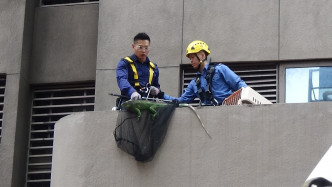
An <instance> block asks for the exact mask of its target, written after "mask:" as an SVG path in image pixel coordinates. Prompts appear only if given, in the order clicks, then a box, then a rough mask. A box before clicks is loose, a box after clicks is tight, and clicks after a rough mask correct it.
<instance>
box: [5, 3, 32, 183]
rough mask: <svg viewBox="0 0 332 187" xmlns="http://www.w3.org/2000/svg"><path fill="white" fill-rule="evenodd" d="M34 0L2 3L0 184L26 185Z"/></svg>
mask: <svg viewBox="0 0 332 187" xmlns="http://www.w3.org/2000/svg"><path fill="white" fill-rule="evenodd" d="M34 6H35V4H34V1H29V2H25V1H19V0H13V1H7V0H4V1H1V3H0V14H1V17H0V46H1V50H0V59H1V61H0V73H2V74H6V88H5V97H4V109H3V122H2V127H3V129H2V140H1V144H0V166H1V169H0V181H1V186H4V187H6V186H18V187H19V186H24V182H25V181H24V178H25V169H26V158H27V157H26V155H27V149H26V148H27V140H28V121H29V111H30V104H29V103H30V101H29V99H28V97H29V89H28V88H29V86H28V85H29V83H28V70H27V69H28V68H27V67H28V63H29V61H30V55H31V50H30V47H31V43H32V40H31V38H32V37H31V36H32V30H33V29H32V26H33V14H34Z"/></svg>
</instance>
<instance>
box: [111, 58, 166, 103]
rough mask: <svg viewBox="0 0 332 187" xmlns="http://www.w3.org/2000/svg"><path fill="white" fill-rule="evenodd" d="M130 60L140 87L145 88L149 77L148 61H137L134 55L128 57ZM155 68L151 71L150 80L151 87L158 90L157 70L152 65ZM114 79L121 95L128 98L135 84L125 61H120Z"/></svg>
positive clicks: (133, 90)
mask: <svg viewBox="0 0 332 187" xmlns="http://www.w3.org/2000/svg"><path fill="white" fill-rule="evenodd" d="M130 59H131V60H133V61H134V64H135V67H136V70H137V74H138V81H139V84H140V86H141V87H145V86H146V85H147V83H149V75H150V60H149V58H148V57H147V58H146V61H145V62H144V63H141V62H139V61H138V59H137V57H136V56H135V54H133V55H131V56H130ZM154 65H155V68H154V69H153V71H154V74H153V78H152V83H151V85H152V86H155V87H157V88H160V85H159V70H158V67H157V65H156V64H155V63H154ZM116 79H117V82H118V86H119V88H120V90H121V95H126V96H128V97H130V96H131V94H132V93H133V92H136V90H135V82H134V72H133V70H132V68H131V66H130V64H129V62H127V61H126V60H125V59H123V58H122V59H121V60H120V61H119V63H118V65H117V68H116Z"/></svg>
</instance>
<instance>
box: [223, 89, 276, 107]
mask: <svg viewBox="0 0 332 187" xmlns="http://www.w3.org/2000/svg"><path fill="white" fill-rule="evenodd" d="M244 104H253V105H261V104H272V102H271V101H269V100H267V99H266V98H265V97H264V96H262V95H261V94H259V93H258V92H256V91H255V90H254V89H252V88H250V87H246V88H243V87H242V88H241V89H239V90H237V91H236V92H234V93H233V94H232V95H230V96H229V97H227V98H226V99H225V100H224V101H223V102H222V105H244Z"/></svg>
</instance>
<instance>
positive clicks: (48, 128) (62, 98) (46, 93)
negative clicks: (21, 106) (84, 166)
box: [27, 83, 95, 187]
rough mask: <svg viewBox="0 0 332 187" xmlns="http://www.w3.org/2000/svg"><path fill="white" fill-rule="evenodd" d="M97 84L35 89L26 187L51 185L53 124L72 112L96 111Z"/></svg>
mask: <svg viewBox="0 0 332 187" xmlns="http://www.w3.org/2000/svg"><path fill="white" fill-rule="evenodd" d="M94 94H95V85H94V83H86V84H78V85H57V86H51V87H35V88H34V89H33V98H32V109H31V111H32V112H31V122H30V139H29V153H28V168H27V187H32V186H33V187H39V186H41V187H46V186H50V182H51V168H52V153H53V137H54V125H55V123H56V122H57V121H58V120H59V119H60V118H62V117H64V116H67V115H69V114H71V113H73V112H82V111H93V110H94V99H95V95H94Z"/></svg>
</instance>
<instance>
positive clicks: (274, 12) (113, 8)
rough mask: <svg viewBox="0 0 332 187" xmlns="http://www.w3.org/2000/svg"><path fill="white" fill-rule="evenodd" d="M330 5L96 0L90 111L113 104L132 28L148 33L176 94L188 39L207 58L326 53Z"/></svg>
mask: <svg viewBox="0 0 332 187" xmlns="http://www.w3.org/2000/svg"><path fill="white" fill-rule="evenodd" d="M147 6H148V7H149V10H147V8H146V7H147ZM331 8H332V2H331V1H328V0H323V1H310V0H305V1H300V0H296V1H286V0H252V1H242V0H233V1H229V0H219V1H209V0H201V1H195V0H183V1H176V2H175V1H172V2H168V1H167V2H165V1H162V0H159V1H151V0H144V1H140V3H138V4H137V6H132V2H131V1H126V0H125V1H121V2H118V1H112V0H107V1H106V0H101V1H100V14H99V25H98V26H99V28H98V52H97V53H98V54H97V80H96V82H97V87H98V88H100V89H97V91H96V110H110V108H111V107H112V106H114V102H115V98H113V97H110V96H109V95H108V93H110V92H112V93H119V89H118V86H117V84H116V79H115V68H116V64H117V63H118V61H119V60H120V58H122V57H124V56H127V55H130V54H131V53H132V50H131V43H132V38H133V36H134V35H135V34H136V33H138V32H141V31H145V32H147V33H148V34H149V35H150V36H151V40H152V43H151V46H152V48H151V52H150V54H149V56H150V58H151V60H152V61H153V62H156V63H157V64H158V66H159V68H160V72H161V75H160V83H161V88H162V89H163V90H164V91H165V92H166V93H168V94H169V95H174V96H177V95H178V91H179V84H178V82H179V77H178V75H179V65H180V64H183V63H189V61H188V59H186V57H185V50H186V47H187V45H188V44H189V43H190V42H191V41H193V40H196V39H200V40H203V41H205V42H207V43H208V45H209V46H210V49H211V52H212V53H211V55H210V56H211V59H212V61H213V62H223V61H228V62H232V61H234V62H237V61H263V62H264V61H270V60H272V61H273V60H287V59H315V58H331V53H330V49H331V48H332V46H331V45H332V37H331V35H330V34H329V33H331V32H332V23H331V19H329V18H330V17H331V16H332V15H331V14H332V13H331V12H330V11H329V10H330V9H331ZM280 76H284V75H280ZM281 91H284V90H281Z"/></svg>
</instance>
